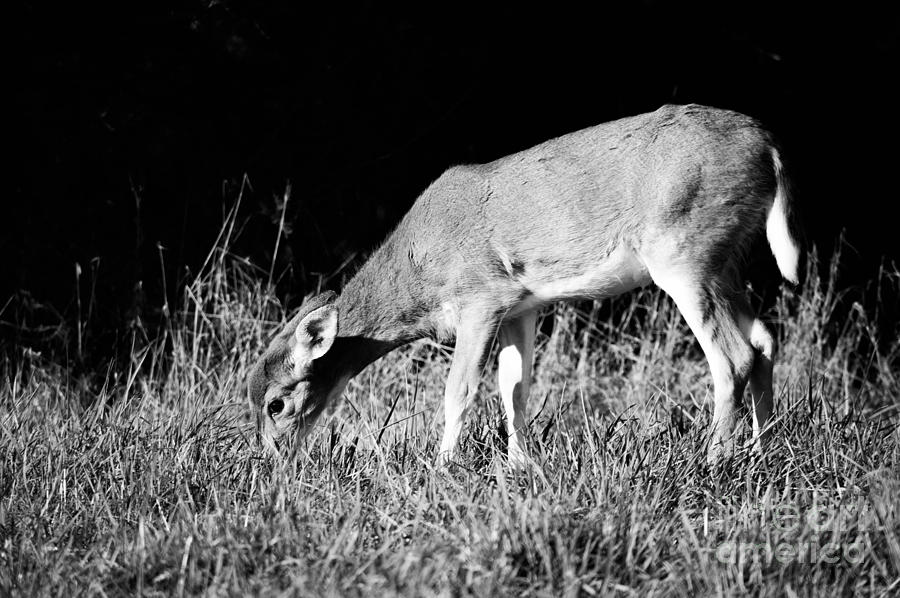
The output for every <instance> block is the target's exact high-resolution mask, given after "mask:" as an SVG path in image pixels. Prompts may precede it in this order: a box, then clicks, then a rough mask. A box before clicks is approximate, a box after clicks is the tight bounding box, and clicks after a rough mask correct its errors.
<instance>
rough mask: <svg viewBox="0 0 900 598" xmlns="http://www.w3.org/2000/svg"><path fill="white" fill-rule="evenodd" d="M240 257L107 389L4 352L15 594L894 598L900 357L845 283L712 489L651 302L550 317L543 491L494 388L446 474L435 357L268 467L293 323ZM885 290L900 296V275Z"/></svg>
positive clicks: (4, 486) (192, 296) (782, 344)
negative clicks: (256, 407) (858, 597)
mask: <svg viewBox="0 0 900 598" xmlns="http://www.w3.org/2000/svg"><path fill="white" fill-rule="evenodd" d="M228 236H229V235H228V234H226V235H223V237H224V240H222V241H220V242H219V244H218V245H217V247H216V248H215V249H214V251H213V252H212V253H211V254H210V259H209V260H208V261H207V263H206V265H205V266H204V268H203V270H202V271H201V272H200V273H199V274H198V275H197V276H196V277H195V278H194V280H193V281H192V282H191V283H190V284H188V285H187V286H186V288H185V289H184V292H183V295H182V303H181V304H180V305H179V306H168V305H167V306H165V308H164V314H166V315H165V319H164V321H163V325H162V326H161V327H160V329H159V331H158V333H157V334H155V335H154V336H153V338H151V339H149V340H147V341H143V342H139V340H138V339H139V336H138V335H136V336H135V342H134V348H133V350H132V351H131V352H130V355H127V356H126V358H125V359H124V360H123V361H121V362H115V363H112V364H109V365H108V367H106V368H101V369H100V370H99V371H97V372H95V373H94V379H95V380H97V379H99V380H100V383H99V384H98V383H93V384H92V383H88V382H84V378H83V377H79V376H75V375H74V374H73V373H72V372H71V371H69V369H68V368H66V367H63V366H62V365H60V364H59V363H56V362H54V360H53V359H51V358H47V357H42V356H41V355H39V354H37V353H36V352H34V351H30V350H29V349H28V348H26V347H13V348H10V347H7V350H6V355H7V358H6V359H5V361H3V363H2V364H0V369H2V373H3V376H2V378H0V594H3V595H22V596H44V595H109V596H117V595H143V596H169V595H179V596H180V595H197V594H203V595H245V594H256V595H260V594H265V595H270V594H274V595H281V594H284V595H304V596H305V595H326V596H327V595H348V596H359V595H363V596H365V595H368V596H382V595H408V596H431V595H440V596H444V595H448V596H449V595H453V596H469V595H471V596H491V595H494V596H506V595H516V596H594V595H622V596H629V595H640V596H644V595H655V594H666V595H686V596H687V595H690V596H693V595H698V594H704V595H705V594H725V595H730V594H738V593H741V594H743V593H747V592H749V593H751V594H754V595H787V596H806V595H810V596H811V595H816V596H820V595H847V594H851V593H853V594H855V593H862V594H867V595H873V596H888V595H897V592H898V591H900V532H898V527H900V524H898V522H900V513H898V508H900V505H898V500H897V496H898V495H900V473H898V472H900V432H898V419H900V414H898V405H900V371H898V370H900V368H898V365H900V341H898V340H897V339H896V338H888V339H879V338H877V335H876V332H875V328H874V326H873V322H874V321H875V318H876V316H877V314H874V313H872V314H869V313H866V311H865V310H864V309H863V308H862V307H861V305H859V304H852V303H848V302H849V299H848V298H847V297H846V296H845V295H843V294H842V293H839V292H838V290H837V289H836V287H835V284H834V281H835V267H834V266H833V267H832V268H831V271H830V273H826V274H825V276H824V277H820V276H819V275H818V274H817V272H818V268H817V267H816V263H815V261H814V260H812V261H811V263H812V267H811V268H810V270H809V272H808V274H807V277H806V282H805V284H804V286H803V287H802V288H799V289H797V290H795V291H790V290H786V291H784V293H783V295H782V297H781V299H780V300H779V301H778V303H777V305H775V306H774V307H773V308H772V309H771V310H770V312H769V313H768V314H767V319H768V320H769V321H770V322H772V323H773V329H774V330H777V332H778V337H779V344H778V346H779V349H778V365H777V367H776V385H777V391H776V394H777V397H776V408H777V413H778V421H777V424H776V428H775V435H774V440H773V442H772V444H771V446H770V449H769V451H768V453H767V455H766V457H765V459H759V458H757V457H754V456H753V455H752V454H751V453H750V452H748V451H741V452H740V453H739V454H738V455H737V456H736V457H735V458H734V459H733V460H731V461H729V462H726V463H724V464H722V465H720V466H715V467H708V466H707V465H706V463H705V453H704V440H705V435H704V433H705V430H706V427H707V425H708V423H709V413H708V408H707V407H706V405H707V404H708V403H709V401H710V378H709V373H708V370H707V367H706V364H705V361H704V360H703V357H702V354H701V353H700V351H699V349H698V347H697V345H696V342H695V341H694V339H693V337H692V336H691V335H690V334H689V333H688V331H687V330H686V327H685V325H684V323H683V321H682V320H681V318H680V316H679V315H678V313H677V311H676V310H675V309H674V307H673V305H672V303H671V302H670V301H669V300H668V299H667V298H666V297H665V296H664V295H662V294H661V293H659V292H657V291H655V290H644V291H641V292H639V293H637V294H633V295H629V296H626V297H623V298H619V299H616V300H614V301H612V302H611V303H607V304H606V305H605V306H603V307H601V306H597V305H594V306H590V305H589V306H587V308H586V309H577V308H576V307H573V306H560V307H558V308H556V309H554V310H552V311H551V312H549V313H547V314H545V321H544V323H543V325H542V327H541V333H540V335H539V339H538V340H539V347H538V351H537V365H536V380H535V385H534V387H533V393H532V398H531V402H530V409H531V413H532V415H533V416H534V417H533V421H532V423H531V428H530V434H531V440H530V443H531V448H532V451H533V454H534V457H535V459H536V461H537V462H538V463H539V467H537V468H535V469H534V470H533V471H530V472H526V473H510V472H509V471H508V470H507V468H506V467H505V464H504V459H503V451H504V437H503V434H502V431H501V430H502V425H501V421H502V420H501V409H500V406H499V401H498V399H497V396H496V395H497V393H496V389H495V387H494V380H493V373H492V372H485V378H484V380H485V383H484V388H483V393H482V397H483V400H482V401H481V402H480V403H479V405H478V406H477V408H476V409H475V411H474V413H473V414H472V417H471V418H470V423H469V425H468V428H467V432H466V433H465V435H464V439H463V445H462V457H461V462H460V463H459V464H458V465H455V466H453V467H451V468H450V469H449V470H437V469H435V468H434V467H433V465H432V463H433V459H434V456H435V452H436V447H437V444H438V441H439V438H440V421H439V420H440V415H439V414H440V404H441V392H442V388H443V380H444V377H445V375H446V371H447V367H448V360H449V357H450V349H449V348H448V347H445V346H441V345H438V344H435V343H431V342H420V343H417V344H413V345H410V346H407V347H405V348H403V349H401V350H398V351H396V352H394V353H392V354H391V355H389V356H387V357H386V358H384V359H382V360H380V361H378V362H376V363H375V364H373V365H372V366H370V367H369V368H368V369H366V370H365V371H364V372H363V373H362V374H361V375H360V376H358V377H357V378H356V379H355V380H354V381H353V382H352V383H351V385H350V388H349V390H348V392H347V393H346V397H345V399H344V400H343V401H342V402H341V404H340V405H337V406H335V408H334V409H333V410H332V411H331V412H329V413H328V415H327V416H326V417H324V418H323V420H322V421H321V423H320V426H319V428H320V430H319V431H318V432H317V433H315V434H313V435H312V437H311V438H310V441H309V443H308V445H307V447H306V451H305V452H304V453H303V454H302V455H301V456H300V457H299V458H298V460H297V461H295V462H291V463H278V462H273V461H270V460H267V459H265V458H264V457H263V456H262V455H261V453H260V451H259V449H258V447H257V446H256V444H255V439H254V432H253V430H252V426H251V424H250V422H251V418H250V417H249V415H248V412H247V404H246V399H245V390H244V387H243V384H244V382H245V380H246V379H247V372H248V370H249V368H250V367H251V365H252V363H253V361H254V359H255V358H256V357H257V355H258V354H259V353H260V351H261V349H262V347H263V345H264V342H265V341H266V339H267V338H268V337H269V335H270V334H272V332H273V331H274V330H275V329H276V328H277V327H278V325H279V324H280V323H282V322H283V321H284V320H285V318H286V317H287V314H286V313H285V310H284V309H283V307H282V305H281V304H280V303H279V301H278V300H277V299H276V297H275V296H274V295H273V294H272V292H271V291H268V290H267V285H266V284H265V282H264V281H265V278H266V276H265V273H262V272H260V271H258V270H256V269H254V268H253V267H252V266H250V265H249V264H248V263H246V261H243V260H241V259H239V258H236V257H234V256H233V255H232V254H231V253H230V251H229V247H228V241H227V238H228ZM835 263H836V262H835ZM880 282H881V284H883V285H889V286H891V285H892V286H893V287H894V288H893V290H894V291H897V290H898V289H897V287H898V285H900V273H898V272H897V271H896V270H894V271H891V272H883V273H882V276H881V278H880ZM895 296H898V295H896V294H895ZM848 305H849V306H850V307H848ZM78 327H79V332H80V331H81V328H82V326H81V324H80V323H79V324H78ZM895 337H896V335H895Z"/></svg>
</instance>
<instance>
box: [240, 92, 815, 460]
mask: <svg viewBox="0 0 900 598" xmlns="http://www.w3.org/2000/svg"><path fill="white" fill-rule="evenodd" d="M791 222H792V205H791V198H790V195H789V185H788V179H787V177H786V174H785V172H784V169H783V167H782V163H781V160H780V157H779V152H778V149H777V145H776V143H775V140H774V138H773V136H772V134H771V133H770V132H768V131H767V130H766V129H765V128H763V127H762V126H761V125H760V124H759V123H758V122H757V121H755V120H754V119H752V118H750V117H748V116H745V115H742V114H738V113H736V112H730V111H725V110H719V109H715V108H709V107H705V106H697V105H688V106H671V105H667V106H663V107H662V108H660V109H659V110H657V111H655V112H652V113H648V114H642V115H639V116H634V117H630V118H624V119H621V120H617V121H614V122H609V123H605V124H601V125H598V126H595V127H591V128H587V129H584V130H581V131H577V132H574V133H570V134H568V135H564V136H562V137H558V138H556V139H552V140H550V141H547V142H545V143H542V144H540V145H537V146H535V147H532V148H531V149H527V150H525V151H522V152H519V153H516V154H513V155H511V156H507V157H505V158H500V159H499V160H496V161H495V162H491V163H489V164H482V165H467V166H455V167H452V168H450V169H448V170H447V171H446V172H444V173H443V174H442V175H441V176H440V177H439V178H438V179H437V180H436V181H434V183H432V184H431V185H430V186H429V187H428V188H427V189H426V190H425V191H424V192H423V193H422V195H421V196H420V197H419V198H418V199H417V200H416V202H415V203H414V204H413V206H412V207H411V208H410V210H409V212H408V213H407V214H406V215H405V216H404V218H403V219H402V221H401V222H400V224H399V225H398V226H397V228H396V230H394V232H393V233H392V234H391V235H390V236H388V238H387V239H386V240H385V241H384V243H383V244H382V245H381V247H380V248H379V249H378V250H377V251H375V252H374V254H373V255H372V256H371V258H370V259H369V260H368V261H367V262H366V263H365V264H364V265H363V266H362V267H361V269H360V270H359V272H358V273H357V274H356V275H355V276H354V277H353V278H351V279H350V281H349V282H347V284H346V285H345V287H344V289H343V291H342V292H341V294H340V295H336V294H335V293H331V292H328V293H323V294H320V295H318V296H315V297H312V298H311V299H309V300H307V301H306V302H305V303H304V305H303V306H302V307H301V308H300V310H299V312H298V313H297V315H296V316H295V317H294V318H293V319H292V320H291V321H290V322H289V323H288V324H287V325H286V326H285V327H284V329H283V330H281V331H280V332H279V333H278V334H277V336H276V337H275V338H274V339H273V340H272V342H271V344H270V345H269V347H268V348H267V350H266V351H265V354H264V355H263V356H262V357H261V358H260V360H259V362H258V363H257V364H256V366H255V368H254V371H253V374H252V376H251V379H250V381H249V392H250V395H251V401H252V404H253V408H254V410H255V411H256V415H257V422H258V426H259V431H260V434H261V437H262V439H263V441H264V443H265V444H266V445H267V446H268V447H270V448H271V449H274V450H278V448H279V446H280V445H282V444H283V443H284V441H285V440H288V439H290V440H296V439H298V438H301V437H302V436H304V435H305V434H306V433H307V432H308V431H309V429H310V428H311V426H312V424H313V423H314V422H315V421H316V418H317V417H318V416H319V415H320V414H321V413H322V411H323V409H324V408H325V406H326V405H327V404H328V403H329V402H330V401H333V400H334V399H336V398H337V397H338V396H340V395H341V393H342V391H343V390H344V388H345V387H346V385H347V382H348V381H349V380H350V379H351V378H352V377H353V376H355V375H356V374H357V373H359V372H360V371H361V370H362V369H363V368H364V367H366V365H368V364H369V363H371V362H373V361H375V360H376V359H378V358H379V357H381V356H383V355H384V354H386V353H388V352H389V351H391V350H393V349H396V348H397V347H400V346H401V345H404V344H406V343H409V342H410V341H413V340H416V339H419V338H423V337H433V338H436V339H440V340H449V339H451V338H453V337H455V338H456V349H455V352H454V355H453V361H452V364H451V366H450V373H449V376H448V378H447V383H446V388H445V391H444V426H445V428H444V433H443V439H442V441H441V446H440V451H439V453H438V460H439V461H441V462H446V461H447V460H450V459H452V458H453V457H454V452H455V451H456V448H457V444H458V440H459V437H460V432H461V430H462V426H463V420H464V417H465V414H466V411H467V410H468V408H469V406H470V405H471V404H472V402H473V399H474V398H475V396H476V393H477V389H478V383H479V379H480V377H481V373H482V366H483V363H484V359H485V356H486V355H487V353H488V351H489V349H490V345H491V343H492V342H493V339H494V338H495V337H497V338H499V343H500V353H499V389H500V395H501V398H502V401H503V405H504V408H505V411H506V425H507V430H508V434H509V435H508V439H509V440H508V456H509V460H510V461H511V463H513V464H515V465H522V464H524V463H526V462H527V455H526V450H525V446H524V439H523V432H524V427H525V425H526V421H527V419H526V400H527V397H528V387H529V383H530V378H531V368H532V361H533V357H534V338H535V327H536V315H537V313H538V311H539V310H540V309H541V308H542V307H543V306H545V305H548V304H550V303H553V302H555V301H561V300H572V299H584V298H589V299H599V298H603V297H612V296H614V295H618V294H620V293H624V292H626V291H629V290H631V289H634V288H636V287H639V286H642V285H646V284H648V283H650V282H654V283H656V284H657V285H659V287H661V288H662V289H663V290H664V291H665V292H666V293H668V294H669V295H670V296H671V297H672V299H673V300H674V301H675V304H676V305H677V306H678V309H679V310H680V312H681V314H682V316H683V317H684V319H685V320H686V321H687V324H688V325H689V326H690V328H691V330H692V331H693V333H694V335H695V336H696V337H697V339H698V341H699V343H700V346H701V348H702V349H703V352H704V353H705V355H706V358H707V360H708V362H709V367H710V370H711V372H712V380H713V387H714V396H715V406H714V411H713V421H712V426H711V431H710V438H709V440H710V443H709V453H708V456H709V459H710V460H711V461H714V460H716V459H717V458H719V457H720V456H722V455H724V454H727V453H730V452H731V451H733V450H734V446H735V439H734V436H735V434H734V433H735V430H736V427H737V424H738V418H739V409H738V408H739V406H740V403H741V400H742V397H743V393H744V389H745V387H746V386H747V384H748V382H749V386H750V395H751V398H752V405H753V409H752V417H753V431H754V437H755V438H756V446H757V448H758V449H761V446H762V444H763V441H764V440H765V437H766V436H767V434H766V433H767V431H768V430H767V429H766V422H767V421H768V420H769V418H770V416H771V414H772V403H773V401H772V399H773V396H772V367H773V361H772V357H773V340H772V336H771V335H770V334H769V332H768V331H767V330H766V327H765V326H764V325H763V323H762V322H761V321H760V320H759V319H758V318H756V317H755V316H754V314H753V312H752V311H751V310H750V307H749V304H748V302H747V300H746V297H745V289H744V284H743V278H742V272H741V267H742V262H743V258H744V254H745V253H746V252H747V250H748V248H749V247H750V245H751V243H752V241H753V239H754V238H755V237H757V236H758V235H760V234H761V233H762V231H763V230H765V232H766V237H767V239H768V243H769V246H770V248H771V251H772V253H773V254H774V256H775V260H776V263H777V265H778V269H779V270H780V272H781V275H782V276H783V277H784V278H786V279H787V280H789V281H792V282H794V283H796V282H797V263H798V258H799V247H798V243H797V241H796V239H795V237H794V236H793V235H792V233H791V228H792V226H791Z"/></svg>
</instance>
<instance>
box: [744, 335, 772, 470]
mask: <svg viewBox="0 0 900 598" xmlns="http://www.w3.org/2000/svg"><path fill="white" fill-rule="evenodd" d="M747 336H748V338H749V339H750V344H751V345H752V346H753V349H754V351H755V355H754V359H753V370H752V371H751V372H750V396H751V398H752V399H753V437H754V438H755V439H756V443H755V447H754V448H755V450H756V452H757V453H759V454H762V453H763V450H764V449H765V445H766V443H767V442H768V440H769V436H770V435H771V430H770V429H768V428H767V427H766V423H767V422H768V421H769V418H770V417H771V416H772V405H773V400H774V398H775V394H774V392H773V389H772V370H773V369H774V365H775V362H774V357H773V356H774V349H775V341H774V340H773V339H772V335H771V334H770V333H769V331H768V330H767V329H766V326H765V324H763V323H762V321H760V320H759V318H752V319H751V320H750V324H749V327H748V332H747Z"/></svg>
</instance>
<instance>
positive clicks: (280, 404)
mask: <svg viewBox="0 0 900 598" xmlns="http://www.w3.org/2000/svg"><path fill="white" fill-rule="evenodd" d="M283 409H284V401H282V400H281V399H275V400H274V401H272V402H271V403H269V415H271V416H273V417H274V416H276V415H278V414H279V413H281V411H282V410H283Z"/></svg>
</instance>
